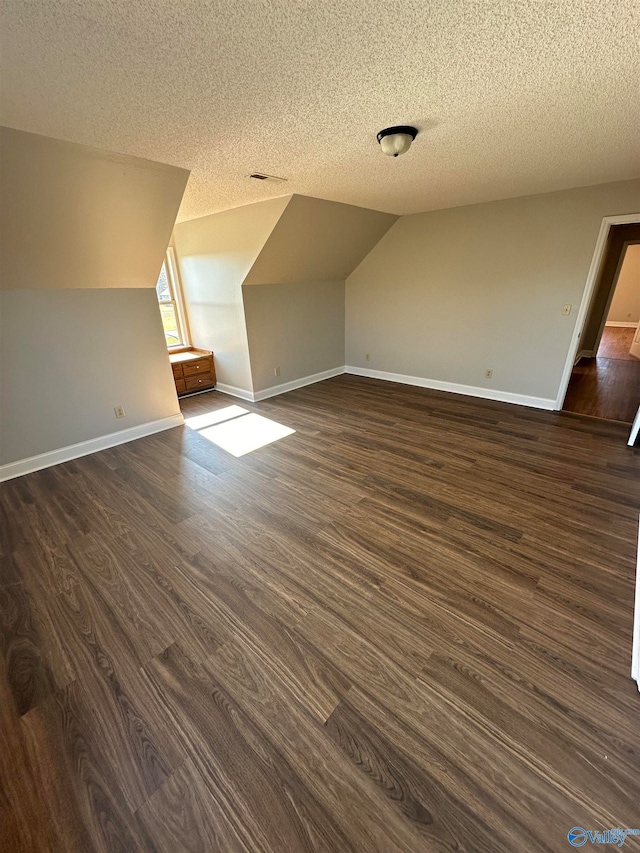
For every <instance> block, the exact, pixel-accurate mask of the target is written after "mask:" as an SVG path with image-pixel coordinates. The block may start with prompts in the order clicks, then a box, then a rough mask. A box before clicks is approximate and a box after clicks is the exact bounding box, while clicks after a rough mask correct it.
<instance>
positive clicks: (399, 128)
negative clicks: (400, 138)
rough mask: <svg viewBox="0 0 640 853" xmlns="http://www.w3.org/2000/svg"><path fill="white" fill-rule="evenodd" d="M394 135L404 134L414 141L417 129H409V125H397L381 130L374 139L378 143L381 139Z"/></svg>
mask: <svg viewBox="0 0 640 853" xmlns="http://www.w3.org/2000/svg"><path fill="white" fill-rule="evenodd" d="M394 133H406V134H407V136H410V137H411V139H415V138H416V136H417V135H418V129H417V128H416V127H411V125H409V124H399V125H396V127H385V129H384V130H381V131H380V133H378V134H376V139H377V140H378V142H380V140H381V139H384V138H385V136H391V135H392V134H394Z"/></svg>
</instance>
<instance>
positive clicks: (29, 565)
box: [0, 376, 640, 853]
mask: <svg viewBox="0 0 640 853" xmlns="http://www.w3.org/2000/svg"><path fill="white" fill-rule="evenodd" d="M182 405H183V410H184V412H185V415H186V416H196V415H199V414H206V413H209V412H212V411H214V410H220V409H223V408H226V407H228V406H231V405H241V406H242V407H244V408H246V409H247V410H248V411H251V412H258V413H260V414H262V415H264V416H265V417H268V418H271V419H274V420H276V421H277V422H279V423H281V424H283V425H285V426H288V427H290V428H293V429H294V430H295V433H294V434H292V435H290V436H288V437H285V438H283V439H282V440H280V441H277V442H275V443H273V444H270V445H268V446H266V447H263V448H261V449H259V450H256V451H255V452H253V453H249V454H247V455H245V456H240V457H239V458H235V457H234V456H232V455H230V454H228V453H226V452H225V451H224V450H221V449H220V448H218V447H217V446H215V445H214V444H212V443H211V442H210V441H208V440H207V438H206V437H205V433H206V430H201V431H200V432H198V431H195V430H192V429H189V428H188V427H184V428H182V427H181V428H176V429H172V430H169V431H167V432H164V433H160V434H157V435H154V436H150V437H148V438H144V439H141V440H139V441H136V442H132V443H130V444H126V445H122V446H120V447H116V448H113V449H111V450H107V451H103V452H102V453H98V454H94V455H92V456H87V457H84V458H82V459H78V460H76V461H74V462H69V463H67V464H64V465H59V466H57V467H55V468H50V469H48V470H45V471H41V472H37V473H34V474H30V475H28V476H26V477H23V478H20V479H16V480H13V481H10V482H7V483H5V484H3V485H2V486H0V517H1V522H2V551H3V565H4V568H3V572H2V576H1V584H0V619H1V623H2V642H1V645H0V650H1V652H2V654H1V655H0V665H1V666H0V717H1V724H0V738H1V740H0V780H1V782H2V785H1V789H0V810H1V816H0V849H1V850H2V851H5V850H6V851H11V853H18V851H30V853H31V851H52V853H58V851H60V853H61V851H65V853H76V851H77V853H90V851H127V853H129V851H160V852H161V853H182V851H192V853H196V852H197V853H209V851H211V853H213V851H222V852H223V853H236V851H237V853H240V851H260V853H272V851H273V853H298V851H300V853H303V851H305V853H306V852H307V851H323V853H350V852H351V853H375V851H380V853H422V851H424V853H430V851H454V850H455V851H473V853H475V852H476V851H487V853H501V851H504V852H505V853H506V851H509V853H513V851H527V853H530V852H531V851H534V850H535V851H537V853H539V851H561V850H568V849H571V847H570V845H569V843H568V841H567V832H568V831H569V830H570V829H571V828H572V827H574V826H582V827H584V828H585V829H587V830H603V829H611V828H617V827H621V828H640V774H639V772H638V771H639V768H640V694H638V691H637V688H636V686H635V684H634V682H633V681H632V680H631V679H630V677H629V669H630V656H631V631H632V607H633V586H634V566H635V553H636V536H637V530H638V511H639V508H640V477H639V474H640V453H639V452H638V451H637V450H633V449H631V448H628V447H627V446H626V444H625V441H626V435H627V429H626V428H625V427H624V426H622V425H620V424H616V423H609V422H605V421H595V420H589V419H584V418H580V417H576V416H573V415H569V414H566V413H550V412H542V411H535V410H531V409H524V408H521V407H517V406H510V405H507V404H501V403H494V402H489V401H482V400H473V399H470V398H464V397H457V396H453V395H449V394H444V393H437V392H430V391H426V390H423V389H417V388H410V387H404V386H399V385H393V384H390V383H383V382H378V381H376V380H370V379H361V378H356V377H348V376H342V377H337V378H335V379H331V380H328V381H326V382H322V383H319V384H317V385H314V386H310V387H308V388H304V389H301V390H298V391H294V392H291V393H289V394H286V395H283V396H281V397H278V398H274V399H272V400H268V401H265V402H263V403H259V404H249V403H247V404H245V403H239V401H237V400H233V399H231V398H229V397H226V396H225V395H223V394H220V393H218V392H211V393H208V394H204V395H200V396H198V397H193V398H189V399H185V400H184V401H183V403H182ZM238 423H239V422H238ZM624 849H625V850H633V849H635V850H638V849H640V838H638V837H636V838H633V837H630V838H628V839H627V841H626V842H625V845H624Z"/></svg>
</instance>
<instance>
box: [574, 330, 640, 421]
mask: <svg viewBox="0 0 640 853" xmlns="http://www.w3.org/2000/svg"><path fill="white" fill-rule="evenodd" d="M634 335H635V329H625V328H615V327H609V326H605V329H604V332H603V335H602V340H601V342H600V346H599V348H598V355H597V357H596V358H583V359H581V360H580V361H579V362H578V364H576V366H575V367H574V368H573V371H572V373H571V379H570V381H569V387H568V389H567V395H566V397H565V401H564V406H563V408H564V409H565V411H567V412H574V413H576V414H580V415H589V416H590V417H595V418H605V419H607V420H614V421H621V422H623V423H629V424H630V423H632V422H633V419H634V417H635V415H636V412H637V411H638V406H640V359H637V358H634V357H633V356H632V355H630V353H629V347H630V346H631V343H632V341H633V337H634Z"/></svg>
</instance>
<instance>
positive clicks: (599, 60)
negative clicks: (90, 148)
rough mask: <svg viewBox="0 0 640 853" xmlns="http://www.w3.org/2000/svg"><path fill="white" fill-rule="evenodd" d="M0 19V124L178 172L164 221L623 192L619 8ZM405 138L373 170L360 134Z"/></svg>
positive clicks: (31, 14) (110, 0)
mask: <svg viewBox="0 0 640 853" xmlns="http://www.w3.org/2000/svg"><path fill="white" fill-rule="evenodd" d="M2 7H3V10H4V11H3V22H2V27H1V32H2V59H1V68H2V86H1V90H0V94H1V111H0V123H2V124H6V125H9V126H10V127H16V128H19V129H22V130H29V131H33V132H35V133H42V134H46V135H49V136H54V137H58V138H61V139H67V140H71V141H74V142H81V143H85V144H89V145H95V146H98V147H100V148H107V149H109V150H113V151H117V152H121V153H125V154H133V155H137V156H140V157H147V158H150V159H152V160H159V161H161V162H165V163H171V164H173V165H177V166H183V167H186V168H188V169H191V171H192V175H191V179H190V181H189V185H188V188H187V192H186V194H185V197H184V201H183V204H182V208H181V214H180V218H181V219H189V218H193V217H196V216H202V215H204V214H207V213H212V212H214V211H218V210H223V209H225V208H229V207H234V206H237V205H241V204H246V203H249V202H253V201H258V200H261V199H265V198H269V197H272V196H278V195H283V194H289V193H301V194H305V195H311V196H316V197H321V198H326V199H331V200H335V201H341V202H347V203H350V204H355V205H361V206H365V207H371V208H374V209H377V210H384V211H389V212H392V213H412V212H416V211H421V210H431V209H436V208H441V207H451V206H455V205H461V204H468V203H472V202H478V201H487V200H491V199H496V198H504V197H508V196H517V195H525V194H529V193H537V192H545V191H550V190H555V189H563V188H566V187H572V186H582V185H587V184H595V183H601V182H606V181H613V180H620V179H625V178H629V177H633V176H635V175H638V174H639V173H640V151H639V147H638V138H639V133H638V131H639V127H638V116H639V115H640V98H639V89H638V80H639V79H640V63H639V52H638V36H639V30H640V27H639V24H638V18H637V9H638V4H637V2H636V0H402V2H400V3H393V2H384V0H383V2H380V0H349V2H341V0H226V2H224V0H207V2H205V0H144V2H142V0H140V1H139V2H131V0H83V2H82V1H81V0H2ZM634 10H636V11H635V14H634ZM406 123H411V124H415V125H416V126H417V127H418V128H419V129H420V134H419V136H418V138H417V140H416V142H415V143H414V145H413V147H412V149H411V150H410V151H409V153H408V154H406V155H404V156H403V157H399V158H398V159H397V160H394V159H392V158H389V157H385V156H383V155H382V153H381V151H380V149H379V146H378V144H377V142H376V138H375V135H376V132H377V131H378V130H380V129H381V128H382V127H385V126H387V125H390V124H406ZM255 170H258V171H264V172H267V173H269V174H274V175H282V176H284V177H286V178H288V183H286V184H280V185H276V184H269V183H268V182H264V183H258V182H257V181H253V180H249V179H248V178H247V175H248V174H249V173H250V172H252V171H255Z"/></svg>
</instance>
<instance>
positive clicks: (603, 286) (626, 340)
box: [562, 222, 640, 424]
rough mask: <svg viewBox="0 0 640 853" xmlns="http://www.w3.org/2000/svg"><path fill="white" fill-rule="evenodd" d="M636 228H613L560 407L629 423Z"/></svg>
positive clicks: (635, 379) (636, 356)
mask: <svg viewBox="0 0 640 853" xmlns="http://www.w3.org/2000/svg"><path fill="white" fill-rule="evenodd" d="M639 326H640V223H638V222H635V223H630V224H624V225H612V226H611V227H610V229H609V233H608V235H607V240H606V243H605V247H604V251H603V254H602V260H601V263H600V269H599V272H598V275H597V278H596V280H595V286H594V288H593V292H592V296H591V300H590V304H589V308H588V311H587V313H586V318H585V322H584V325H583V328H582V333H581V335H580V342H579V345H578V347H577V354H576V359H575V363H574V366H573V370H572V372H571V378H570V380H569V384H568V388H567V393H566V396H565V399H564V404H563V406H562V408H563V409H564V410H565V411H568V412H574V413H577V414H583V415H590V416H592V417H598V418H605V419H607V420H615V421H622V422H624V423H629V424H631V423H632V422H633V420H634V418H635V416H636V413H637V411H638V406H639V405H640V331H639Z"/></svg>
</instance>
